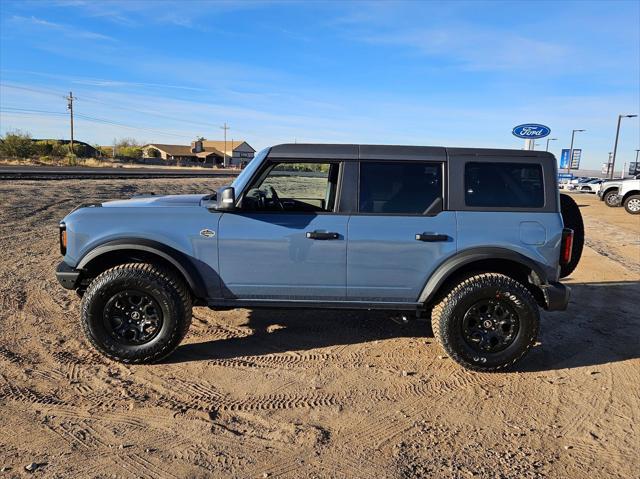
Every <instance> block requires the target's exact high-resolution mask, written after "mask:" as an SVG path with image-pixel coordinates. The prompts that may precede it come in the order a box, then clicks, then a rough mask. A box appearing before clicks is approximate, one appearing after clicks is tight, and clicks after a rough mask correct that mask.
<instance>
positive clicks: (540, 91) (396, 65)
mask: <svg viewBox="0 0 640 479" xmlns="http://www.w3.org/2000/svg"><path fill="white" fill-rule="evenodd" d="M69 90H73V93H74V96H75V97H77V100H76V102H75V104H74V105H75V111H76V113H77V118H76V133H75V136H76V138H77V139H80V140H84V141H87V142H90V143H100V144H110V143H111V142H112V141H113V138H114V137H118V138H120V137H124V136H131V137H135V138H137V139H138V140H139V141H142V142H156V143H183V144H186V143H188V142H189V141H190V140H191V139H193V138H194V137H195V136H199V135H201V136H204V137H206V138H209V139H217V138H221V137H222V130H220V129H219V126H220V125H222V124H223V123H224V122H227V123H228V124H229V125H230V126H231V130H229V135H230V137H233V138H243V139H246V140H248V141H249V143H251V144H252V145H253V146H254V147H255V148H261V147H264V146H268V145H270V144H275V143H282V142H290V141H294V140H295V141H298V142H304V141H309V142H339V143H388V144H420V145H445V146H479V147H497V148H520V147H521V146H522V140H518V139H516V138H515V137H513V136H512V135H511V129H512V128H513V127H514V126H515V125H517V124H521V123H529V122H538V123H543V124H546V125H548V126H549V127H551V130H552V135H551V136H552V137H554V138H558V141H554V142H551V148H550V150H551V151H552V152H554V153H555V154H556V156H559V150H560V148H563V147H564V148H568V146H569V142H570V136H571V130H572V129H573V128H584V129H586V130H587V131H586V132H585V133H581V134H578V135H577V137H576V147H581V148H583V165H582V166H583V167H587V168H589V167H590V168H599V166H600V164H601V163H602V162H603V161H605V160H606V158H607V152H609V151H611V150H612V147H613V140H614V135H615V127H616V120H617V115H618V114H619V113H639V110H640V2H638V1H633V0H632V1H615V0H611V1H606V2H546V1H542V0H538V1H536V2H522V1H517V2H481V1H472V2H462V1H460V2H454V1H452V2H435V1H432V2H406V3H405V2H353V3H348V2H305V3H294V2H266V1H265V2H251V1H245V2H235V1H229V2H226V1H220V2H215V3H213V2H199V1H183V2H171V1H151V0H147V1H115V0H112V1H108V2H107V1H103V2H100V1H89V0H87V1H83V0H67V1H50V2H45V1H20V2H12V1H6V0H0V107H1V112H0V131H1V132H3V133H4V132H6V131H8V130H13V129H21V130H26V131H30V132H31V133H32V135H33V136H34V137H60V138H67V137H68V135H69V132H68V129H69V128H68V120H67V117H66V116H65V115H64V114H65V112H66V102H65V100H64V99H63V98H62V97H63V96H64V95H65V94H66V93H67V92H68V91H69ZM18 109H21V110H30V111H21V110H18ZM33 110H39V111H33ZM542 143H543V144H542V145H540V146H539V147H538V148H539V149H544V146H545V145H544V141H543V142H542ZM638 148H640V126H639V122H638V119H628V120H624V121H623V128H622V132H621V140H620V144H619V150H618V151H619V156H618V162H619V163H620V164H622V162H623V161H630V160H633V158H634V157H635V151H634V150H635V149H638Z"/></svg>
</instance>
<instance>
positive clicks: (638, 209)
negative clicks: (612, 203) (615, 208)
mask: <svg viewBox="0 0 640 479" xmlns="http://www.w3.org/2000/svg"><path fill="white" fill-rule="evenodd" d="M624 209H625V210H627V213H631V214H632V215H640V195H631V196H629V197H628V198H627V199H626V200H624Z"/></svg>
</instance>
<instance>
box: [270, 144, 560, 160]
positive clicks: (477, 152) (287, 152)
mask: <svg viewBox="0 0 640 479" xmlns="http://www.w3.org/2000/svg"><path fill="white" fill-rule="evenodd" d="M268 156H269V158H279V159H325V160H331V159H343V160H358V159H367V160H438V161H446V160H447V159H448V158H451V157H456V156H476V157H505V156H511V157H513V156H515V157H518V158H524V157H531V158H544V157H546V158H549V157H551V158H553V155H552V154H551V153H547V152H545V151H535V150H534V151H530V150H507V149H494V148H448V147H443V146H409V145H349V144H327V143H284V144H281V145H275V146H272V147H271V149H270V150H269V155H268Z"/></svg>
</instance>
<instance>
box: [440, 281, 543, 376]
mask: <svg viewBox="0 0 640 479" xmlns="http://www.w3.org/2000/svg"><path fill="white" fill-rule="evenodd" d="M498 296H499V297H500V298H501V299H502V300H504V301H508V302H509V303H510V305H511V307H512V308H513V309H514V310H515V311H516V312H517V314H518V320H519V325H518V332H517V334H516V337H515V338H514V339H513V342H512V343H511V344H510V345H509V346H507V347H506V349H504V350H502V351H498V352H495V353H478V352H477V351H475V350H474V349H473V348H472V347H471V346H469V345H468V344H467V343H466V342H465V339H464V337H463V332H462V330H463V327H462V321H463V317H464V315H465V313H466V311H467V310H468V309H469V308H470V307H471V306H472V305H473V304H474V303H475V302H477V301H480V300H482V299H488V298H496V297H498ZM441 298H442V299H441V300H440V301H439V302H438V303H437V304H436V305H435V306H434V307H433V311H432V313H431V327H432V328H433V335H434V337H435V338H436V339H437V340H438V341H439V342H440V344H441V346H442V348H443V349H444V350H445V351H446V352H447V354H448V355H449V357H450V358H451V359H453V360H454V361H455V362H457V363H458V364H460V365H461V366H463V367H465V368H467V369H471V370H474V371H481V372H495V371H500V370H503V369H505V368H508V367H509V366H511V365H513V364H514V363H515V362H517V361H518V360H520V359H521V358H522V357H523V356H524V355H525V354H527V352H528V351H529V349H531V347H532V346H533V345H534V344H535V342H536V338H537V337H538V329H539V324H540V311H539V309H538V305H537V303H536V300H535V299H534V297H533V295H532V294H531V293H530V292H529V290H528V289H527V288H526V287H525V286H524V285H522V284H521V283H519V282H518V281H516V280H515V279H513V278H510V277H509V276H506V275H503V274H499V273H482V274H478V275H475V276H471V277H469V278H467V279H465V280H463V281H462V282H461V283H459V284H457V285H456V286H454V287H453V288H452V289H450V290H449V291H448V292H447V293H445V294H444V297H441Z"/></svg>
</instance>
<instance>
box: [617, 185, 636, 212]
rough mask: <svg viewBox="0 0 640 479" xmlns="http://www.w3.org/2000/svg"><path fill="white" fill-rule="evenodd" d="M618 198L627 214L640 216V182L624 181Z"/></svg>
mask: <svg viewBox="0 0 640 479" xmlns="http://www.w3.org/2000/svg"><path fill="white" fill-rule="evenodd" d="M618 197H619V201H620V203H621V204H622V205H624V209H625V210H626V211H627V213H631V214H632V215H640V180H625V181H623V182H622V183H621V185H620V191H619V192H618Z"/></svg>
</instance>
